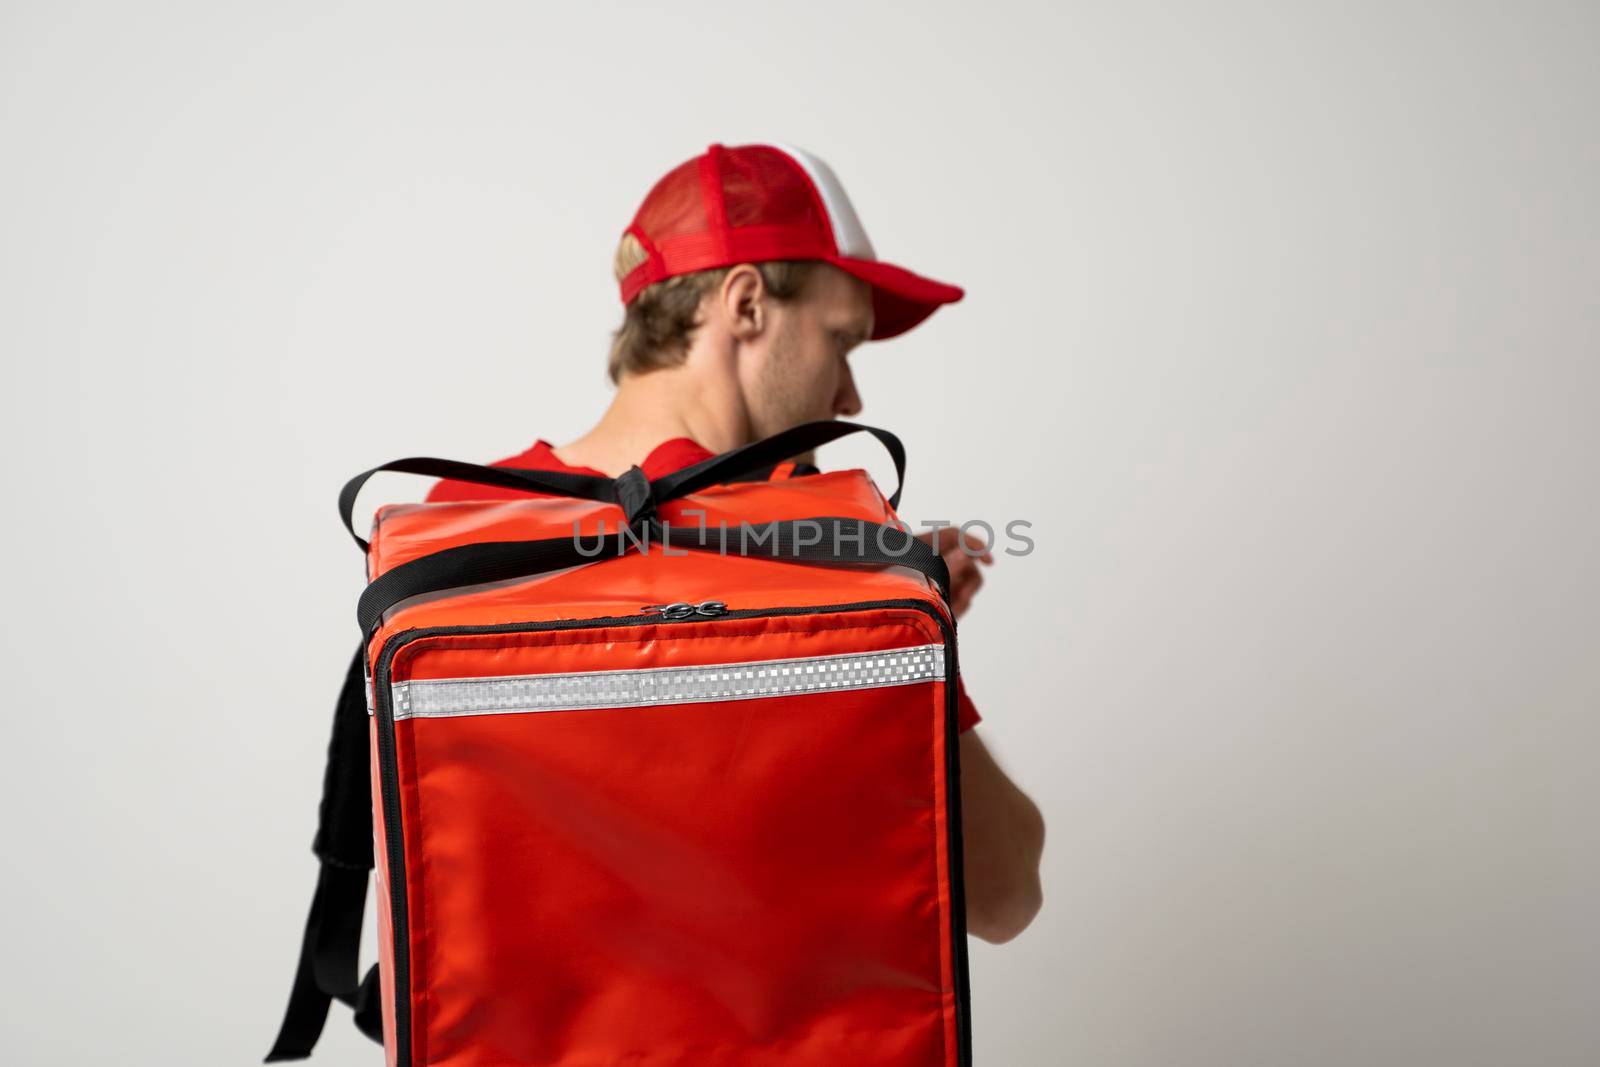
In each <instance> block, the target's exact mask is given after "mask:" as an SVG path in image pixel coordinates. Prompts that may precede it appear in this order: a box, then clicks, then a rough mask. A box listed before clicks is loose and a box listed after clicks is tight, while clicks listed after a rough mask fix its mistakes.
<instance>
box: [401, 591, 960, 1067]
mask: <svg viewBox="0 0 1600 1067" xmlns="http://www.w3.org/2000/svg"><path fill="white" fill-rule="evenodd" d="M708 606H712V608H713V609H712V611H710V612H707V613H702V612H701V611H700V609H702V608H706V607H708ZM684 607H688V608H690V609H691V611H690V612H689V613H687V614H685V613H682V609H683V608H684ZM668 608H672V609H677V611H676V612H675V613H673V614H670V615H669V614H668V612H667V611H666V610H665V609H668ZM881 608H908V609H911V610H913V611H920V612H922V613H923V614H925V615H927V616H928V617H929V618H931V619H933V621H934V622H935V623H936V624H937V625H938V627H939V632H940V634H941V635H942V636H943V638H944V646H945V687H944V691H945V825H946V827H947V828H948V835H947V840H946V854H947V855H948V857H949V860H950V872H949V881H950V937H951V941H952V944H951V954H950V965H951V975H952V978H953V980H954V982H955V987H956V1046H957V1047H956V1062H957V1064H958V1065H959V1067H971V1064H972V1033H971V1025H970V1018H971V1011H972V1008H971V999H972V993H971V985H970V981H969V976H968V970H967V905H966V888H965V884H964V881H965V880H964V878H963V872H964V870H965V868H964V865H963V864H964V861H963V852H962V834H961V757H960V740H959V739H960V730H959V724H958V721H957V697H956V680H957V678H958V677H959V672H958V669H957V663H956V644H955V626H954V624H953V623H952V622H951V621H950V620H948V619H946V618H945V616H944V614H943V613H942V612H940V611H939V610H938V609H937V608H935V607H933V606H932V605H930V604H929V603H928V602H927V601H925V600H909V599H907V600H864V601H856V602H853V603H848V604H824V605H816V606H810V607H781V608H741V609H739V610H733V611H730V610H729V609H728V607H727V605H726V604H724V603H722V602H721V601H719V600H708V601H703V602H702V603H700V604H689V603H687V602H683V601H677V602H674V603H672V604H666V605H649V606H647V607H645V608H643V609H642V610H641V613H640V614H637V615H611V616H602V617H600V618H595V619H555V620H551V621H548V622H509V623H496V624H493V625H489V626H426V627H420V628H417V629H411V630H402V631H400V632H399V633H397V634H395V635H393V636H392V637H390V638H389V639H388V640H387V641H385V642H384V644H383V648H382V649H381V650H380V651H379V653H378V662H377V664H376V666H375V668H374V669H373V671H372V695H373V709H374V717H375V719H376V724H377V734H378V773H379V775H380V777H381V779H382V782H381V784H382V799H383V828H384V837H385V839H386V840H385V842H384V845H385V852H386V854H387V856H388V865H389V870H388V875H389V919H390V933H391V936H392V944H391V946H390V947H391V950H392V951H391V956H392V960H393V964H394V1017H395V1018H394V1022H395V1028H394V1032H395V1062H396V1065H397V1067H412V1062H411V994H410V986H411V934H410V924H409V921H408V915H407V897H406V892H407V886H406V869H405V835H404V834H403V833H402V831H401V827H400V766H399V762H398V760H397V759H396V756H395V738H394V709H393V707H392V703H391V691H390V683H389V676H390V669H391V667H392V666H393V664H394V657H395V655H396V654H397V653H398V652H399V651H400V650H401V649H402V648H404V647H405V646H406V645H408V644H410V643H411V642H413V641H419V640H422V639H423V638H427V637H440V636H448V635H452V634H471V635H474V636H476V635H487V634H503V633H542V632H547V631H553V630H594V629H600V628H602V627H607V626H641V625H650V624H660V623H661V622H662V621H664V620H665V621H683V620H686V619H693V618H706V617H713V618H724V619H759V618H781V617H788V616H800V615H828V614H842V613H845V612H851V611H872V610H876V609H881Z"/></svg>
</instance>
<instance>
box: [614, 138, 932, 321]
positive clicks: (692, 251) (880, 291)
mask: <svg viewBox="0 0 1600 1067" xmlns="http://www.w3.org/2000/svg"><path fill="white" fill-rule="evenodd" d="M626 232H627V233H631V234H633V236H634V237H636V238H638V240H639V243H640V244H641V245H643V246H644V250H645V252H646V253H647V254H648V256H649V258H648V259H646V260H645V261H644V262H643V263H641V264H639V265H638V266H637V267H635V268H634V269H633V270H632V271H630V272H629V273H628V274H627V276H626V277H624V278H623V279H622V283H621V289H622V303H623V304H624V305H627V304H629V303H631V302H632V301H633V298H634V297H635V296H637V295H638V294H639V292H640V290H642V289H644V288H645V287H646V286H648V285H654V284H655V283H656V282H659V281H661V280H663V279H665V278H672V277H675V276H677V275H679V274H689V273H692V272H694V271H698V270H712V269H714V268H717V267H731V266H733V265H734V264H736V263H761V262H765V261H768V260H774V259H820V260H822V261H823V262H824V263H832V264H833V265H834V266H835V267H838V268H839V269H840V270H842V271H844V272H845V273H846V274H851V275H854V276H855V277H857V278H860V279H861V280H862V281H864V282H866V283H867V284H868V285H870V286H871V287H872V310H873V315H874V319H875V325H874V326H873V331H872V339H873V340H875V341H877V340H882V339H883V338H885V337H893V336H895V335H896V334H902V333H905V332H906V331H907V330H909V329H911V327H913V326H915V325H916V324H917V323H919V322H921V321H922V320H923V319H925V318H927V317H928V316H929V315H932V314H933V313H934V311H935V310H937V309H938V307H939V305H940V304H953V303H955V302H956V301H957V300H960V299H961V297H962V292H961V290H960V289H958V288H957V287H956V286H954V285H946V284H945V283H944V282H936V281H934V280H933V279H932V278H924V277H922V276H921V275H920V274H913V273H912V272H911V271H908V270H906V269H905V268H904V267H896V266H894V265H893V264H890V263H884V262H881V261H880V260H879V259H878V257H877V256H876V254H874V253H873V251H872V242H870V241H868V240H867V233H866V231H865V230H864V229H862V228H861V220H859V219H858V218H856V212H855V208H853V207H851V206H850V198H849V197H847V196H846V195H845V192H844V187H843V186H842V185H840V184H839V179H838V178H836V177H834V174H833V171H832V170H830V169H829V168H828V165H827V164H826V163H824V162H823V161H822V160H820V159H818V158H817V157H816V156H813V155H811V154H810V153H808V152H804V151H801V150H800V149H798V148H792V147H790V146H788V145H778V144H749V145H739V146H737V147H734V148H725V147H723V146H722V145H720V144H714V145H712V146H711V147H710V148H708V149H706V151H705V154H704V155H700V156H696V157H695V158H694V159H691V160H689V161H688V162H687V163H683V164H681V165H679V166H677V167H675V168H673V170H672V171H671V172H669V173H668V174H667V176H666V177H664V178H662V179H661V180H660V181H658V182H656V184H655V187H654V188H653V189H651V190H650V192H649V194H648V195H647V196H646V197H645V198H644V203H642V204H640V205H639V210H638V212H637V213H636V214H635V215H634V216H633V221H632V222H631V223H629V224H628V229H627V231H626Z"/></svg>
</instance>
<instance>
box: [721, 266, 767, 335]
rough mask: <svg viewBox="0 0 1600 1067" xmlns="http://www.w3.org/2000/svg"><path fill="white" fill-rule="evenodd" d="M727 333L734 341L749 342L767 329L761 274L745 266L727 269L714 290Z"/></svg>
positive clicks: (765, 291)
mask: <svg viewBox="0 0 1600 1067" xmlns="http://www.w3.org/2000/svg"><path fill="white" fill-rule="evenodd" d="M717 296H718V300H719V303H720V304H721V305H722V308H721V310H722V315H723V319H724V321H726V322H727V324H728V332H729V333H731V334H732V335H733V337H734V339H735V340H738V341H753V340H755V339H756V338H757V337H759V336H761V331H762V330H764V329H766V327H767V320H768V316H767V312H768V311H769V310H770V304H769V300H770V297H769V294H768V293H767V283H766V281H765V280H763V279H762V277H761V272H760V271H758V270H756V268H755V267H753V266H751V265H750V264H748V263H741V264H739V265H738V266H737V267H734V268H733V269H731V270H729V271H728V273H727V276H726V277H724V278H723V279H722V286H721V288H719V289H718V290H717Z"/></svg>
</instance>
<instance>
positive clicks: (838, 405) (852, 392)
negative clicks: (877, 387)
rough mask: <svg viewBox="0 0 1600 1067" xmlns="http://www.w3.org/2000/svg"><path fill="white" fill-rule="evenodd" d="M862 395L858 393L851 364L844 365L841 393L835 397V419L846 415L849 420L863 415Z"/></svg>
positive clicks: (840, 381) (840, 384)
mask: <svg viewBox="0 0 1600 1067" xmlns="http://www.w3.org/2000/svg"><path fill="white" fill-rule="evenodd" d="M861 407H862V404H861V394H860V393H858V392H856V376H855V375H854V374H853V373H851V370H850V364H848V363H846V364H845V365H844V374H843V375H842V376H841V377H840V379H839V391H838V392H837V393H835V394H834V397H833V414H834V416H835V417H837V416H840V415H844V416H846V417H849V418H854V417H855V416H857V415H859V414H861Z"/></svg>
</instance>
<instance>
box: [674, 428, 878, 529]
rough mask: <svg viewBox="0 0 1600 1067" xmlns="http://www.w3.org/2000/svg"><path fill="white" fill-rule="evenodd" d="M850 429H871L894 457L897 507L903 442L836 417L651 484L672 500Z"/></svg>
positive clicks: (731, 479) (808, 448)
mask: <svg viewBox="0 0 1600 1067" xmlns="http://www.w3.org/2000/svg"><path fill="white" fill-rule="evenodd" d="M853 433H870V434H871V435H872V436H873V437H875V438H877V439H878V441H879V442H880V443H882V445H883V447H884V448H886V449H888V451H889V456H890V458H891V459H893V460H894V474H895V488H894V492H893V493H892V494H890V496H889V498H888V499H889V506H890V507H891V508H898V507H899V506H900V493H901V491H902V490H903V489H904V488H905V482H906V448H905V445H903V444H902V443H901V442H900V438H898V437H896V436H895V435H894V434H892V433H890V432H889V431H888V430H880V429H879V428H878V427H876V426H863V425H861V424H860V423H857V422H839V421H837V420H824V421H822V422H807V423H803V424H802V425H800V426H796V427H794V428H793V429H789V430H785V431H783V432H782V433H777V434H773V435H772V436H771V437H767V438H763V439H762V440H760V441H756V442H754V443H753V444H748V445H745V446H744V447H743V448H736V449H734V450H733V451H731V452H724V453H722V455H720V456H712V457H711V458H710V459H706V460H701V461H700V462H699V463H696V464H695V465H694V466H692V467H685V468H684V469H683V470H681V471H674V472H673V473H672V474H668V475H666V476H665V477H661V478H657V479H656V480H655V481H654V482H653V483H652V488H653V489H654V490H655V495H656V500H657V501H658V502H662V501H667V500H675V499H677V498H678V497H680V496H687V495H688V494H689V493H693V492H696V491H698V490H700V489H704V488H706V487H707V486H712V485H721V484H723V483H725V482H734V481H738V480H739V479H740V478H741V476H743V475H746V474H748V473H750V472H751V471H754V470H757V469H759V468H761V467H769V466H772V465H773V464H776V463H781V462H783V461H784V460H786V459H789V458H790V457H792V456H798V455H800V454H801V453H802V452H810V451H811V450H812V449H814V448H819V447H821V446H822V445H825V444H827V443H828V442H830V441H837V440H838V439H839V438H841V437H848V436H849V435H850V434H853Z"/></svg>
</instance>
